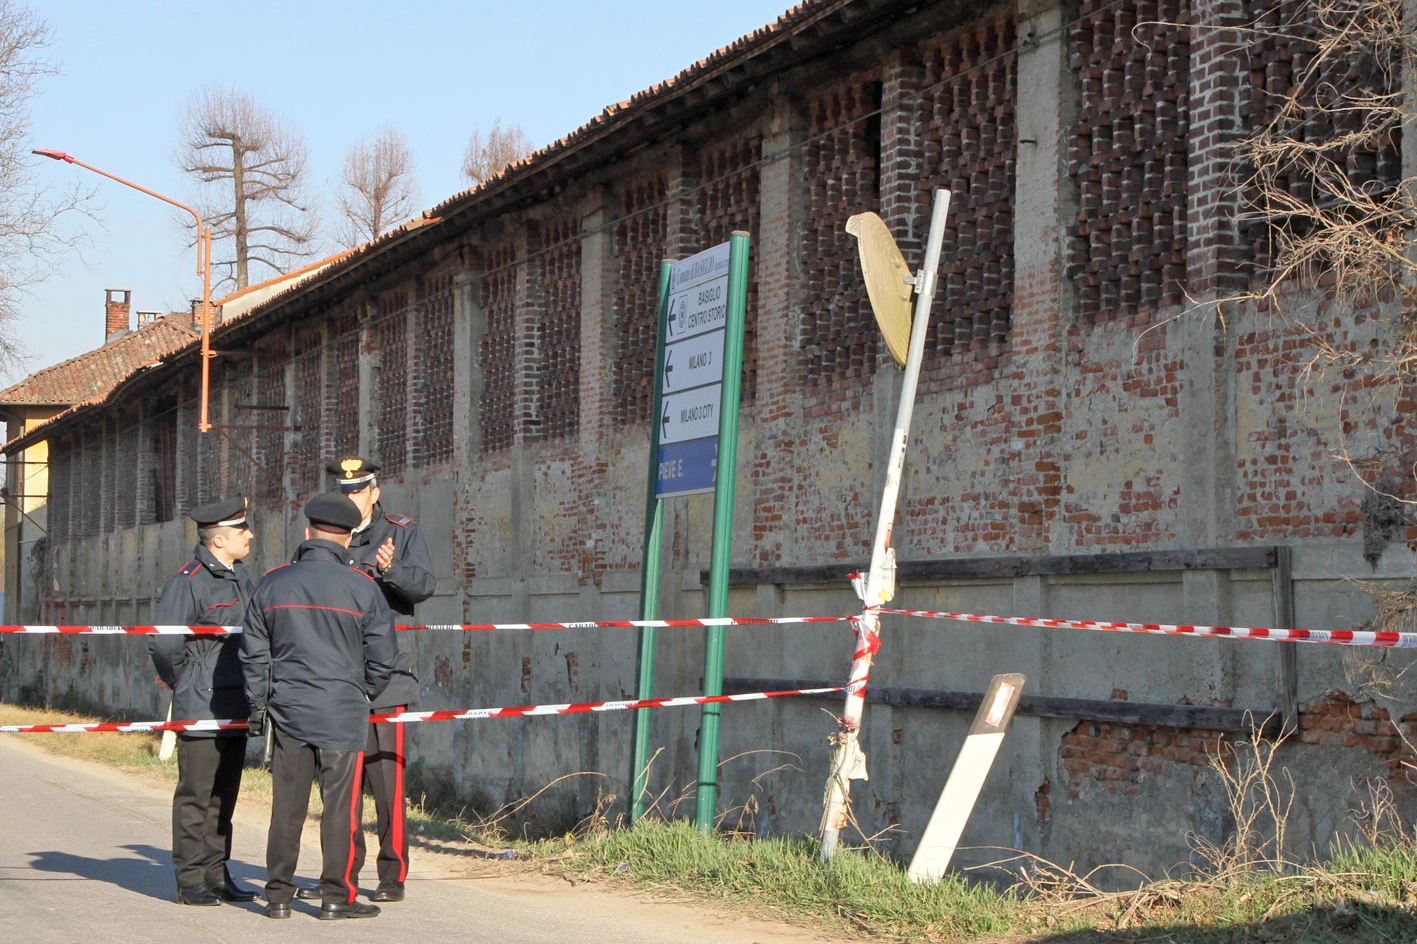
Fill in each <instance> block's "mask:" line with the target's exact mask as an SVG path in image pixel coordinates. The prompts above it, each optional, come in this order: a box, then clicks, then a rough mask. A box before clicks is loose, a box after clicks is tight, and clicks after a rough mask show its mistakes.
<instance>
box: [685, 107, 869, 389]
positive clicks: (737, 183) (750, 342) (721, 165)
mask: <svg viewBox="0 0 1417 944" xmlns="http://www.w3.org/2000/svg"><path fill="white" fill-rule="evenodd" d="M876 133H877V135H878V136H879V134H880V128H879V123H878V124H877V132H876ZM761 156H762V141H761V139H759V138H750V139H746V140H741V141H734V142H731V143H729V144H725V145H723V146H721V147H716V148H710V149H708V150H706V151H704V152H703V153H702V154H701V155H700V158H699V170H700V175H701V176H700V179H701V180H703V181H704V183H703V185H702V186H700V187H699V189H698V193H697V199H698V204H697V210H698V214H697V215H698V220H699V228H700V230H701V231H702V232H703V234H704V240H703V244H704V246H717V245H719V244H720V243H725V242H727V241H728V239H729V237H730V236H732V235H733V232H734V231H735V230H743V231H744V232H746V233H747V234H748V236H749V244H750V246H749V248H750V253H749V260H748V304H747V311H746V317H745V319H744V325H743V387H742V391H743V392H742V399H743V402H744V403H745V404H746V403H751V402H753V400H755V399H756V398H757V395H758V267H757V256H758V214H759V199H758V186H759V182H760V177H759V174H758V160H759V159H760V158H761ZM877 189H878V190H879V181H878V183H877Z"/></svg>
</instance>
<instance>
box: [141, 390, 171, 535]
mask: <svg viewBox="0 0 1417 944" xmlns="http://www.w3.org/2000/svg"><path fill="white" fill-rule="evenodd" d="M148 429H149V430H150V431H151V433H152V451H153V461H152V469H151V471H152V482H151V487H152V496H153V518H154V520H156V521H160V522H161V521H171V520H172V519H173V518H175V517H177V401H176V400H174V399H170V398H164V399H162V400H158V401H157V403H156V404H155V405H154V409H153V415H152V416H151V417H150V419H149V420H148Z"/></svg>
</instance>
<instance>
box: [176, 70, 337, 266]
mask: <svg viewBox="0 0 1417 944" xmlns="http://www.w3.org/2000/svg"><path fill="white" fill-rule="evenodd" d="M209 154H220V155H221V156H220V157H219V158H214V157H212V156H209ZM177 159H178V164H179V166H181V168H182V169H183V170H184V171H186V172H187V173H188V174H191V175H192V176H193V177H194V178H196V180H197V181H198V182H199V183H200V184H202V185H203V192H202V194H201V197H200V198H199V199H198V201H197V203H198V210H199V212H201V214H202V217H203V219H204V220H206V221H207V223H208V224H209V225H210V226H211V228H212V236H213V238H214V239H216V240H230V241H231V244H232V249H233V254H234V256H235V269H234V273H233V275H232V276H231V277H230V279H231V281H233V282H234V283H235V288H236V289H238V290H239V289H243V288H246V287H247V286H248V285H249V284H250V283H251V264H252V263H253V262H255V263H261V264H262V265H264V266H266V267H268V268H269V269H271V270H273V272H275V273H280V272H284V271H286V270H287V269H289V268H290V266H291V264H292V262H293V261H294V260H296V259H299V258H302V257H305V256H309V255H310V254H311V253H312V252H313V250H314V242H315V232H316V229H317V227H318V219H317V217H316V215H315V213H314V212H313V205H312V203H311V202H310V201H309V200H308V199H307V198H306V196H305V192H304V188H305V183H306V154H305V143H304V141H303V140H302V139H301V138H300V136H299V135H297V134H296V133H295V132H293V131H291V130H290V129H288V128H286V127H285V126H284V125H282V124H281V123H280V122H279V121H278V120H277V119H276V117H275V116H274V115H273V114H272V113H271V112H269V111H268V110H266V109H264V108H262V107H261V106H259V105H257V104H256V103H255V101H253V100H252V99H251V97H250V96H248V95H246V94H245V93H242V92H238V91H236V90H234V89H224V88H215V87H209V88H206V89H203V90H202V91H200V92H198V93H197V94H196V95H194V96H193V97H192V99H191V100H190V101H189V102H188V103H187V110H186V112H185V114H184V115H183V117H182V123H181V145H180V150H179V152H178V156H177ZM260 232H266V233H272V234H275V235H277V236H279V237H280V238H279V239H278V240H276V241H274V242H272V243H269V244H253V243H252V241H251V236H252V234H253V233H260ZM223 281H226V280H223Z"/></svg>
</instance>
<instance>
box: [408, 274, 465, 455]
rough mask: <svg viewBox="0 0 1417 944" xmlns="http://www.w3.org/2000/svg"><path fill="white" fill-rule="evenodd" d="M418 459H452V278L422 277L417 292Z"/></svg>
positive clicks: (453, 378) (454, 382)
mask: <svg viewBox="0 0 1417 944" xmlns="http://www.w3.org/2000/svg"><path fill="white" fill-rule="evenodd" d="M417 363H418V365H419V370H418V372H417V374H418V383H417V389H418V408H417V410H416V411H415V414H414V415H415V416H416V417H417V434H418V453H419V454H418V457H417V460H416V462H415V465H418V466H428V465H438V464H441V463H445V462H448V461H451V459H452V458H453V391H454V390H455V389H456V387H457V378H456V377H455V376H454V375H453V278H452V276H451V275H450V274H447V273H444V274H441V275H435V276H429V277H426V278H424V279H423V280H422V281H421V283H420V284H419V289H418V357H417Z"/></svg>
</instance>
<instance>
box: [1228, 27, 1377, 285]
mask: <svg viewBox="0 0 1417 944" xmlns="http://www.w3.org/2000/svg"><path fill="white" fill-rule="evenodd" d="M1249 9H1250V12H1251V16H1252V17H1253V18H1254V20H1255V26H1256V32H1255V38H1254V43H1253V45H1252V46H1251V47H1250V49H1249V89H1248V95H1247V100H1246V101H1245V102H1244V104H1243V105H1242V111H1241V114H1242V117H1243V119H1244V121H1245V127H1246V128H1247V129H1257V128H1261V127H1264V126H1268V125H1270V124H1271V123H1273V122H1275V121H1276V120H1277V119H1278V118H1279V117H1280V115H1281V109H1285V108H1287V109H1289V114H1290V116H1292V120H1290V121H1289V122H1288V124H1287V126H1286V127H1285V128H1284V129H1283V133H1284V140H1288V141H1294V142H1302V143H1305V144H1315V145H1317V144H1323V143H1326V142H1330V141H1333V140H1335V139H1337V138H1338V137H1339V136H1341V135H1350V134H1351V135H1355V136H1356V135H1357V134H1358V132H1360V131H1362V130H1371V128H1372V124H1371V122H1372V120H1373V119H1374V118H1375V117H1376V116H1375V115H1374V113H1373V112H1372V111H1370V110H1365V109H1360V108H1352V107H1350V108H1344V109H1336V108H1334V107H1333V105H1334V104H1336V103H1340V102H1354V101H1364V100H1367V99H1368V98H1369V97H1377V96H1383V95H1400V94H1401V89H1400V88H1399V87H1398V86H1399V81H1400V80H1399V79H1398V76H1399V75H1400V74H1401V71H1400V69H1399V68H1398V66H1397V64H1396V63H1392V62H1384V63H1382V64H1381V65H1382V68H1381V69H1380V68H1379V63H1378V62H1376V61H1375V60H1374V59H1373V58H1372V57H1371V56H1369V57H1366V58H1363V59H1361V60H1354V61H1344V62H1342V63H1340V64H1338V65H1337V66H1336V67H1335V68H1333V69H1330V70H1328V71H1327V72H1326V73H1325V75H1324V87H1323V88H1322V89H1321V90H1319V89H1315V88H1314V87H1313V86H1312V84H1309V85H1307V86H1305V87H1303V88H1296V83H1297V82H1303V80H1304V77H1305V70H1306V69H1307V68H1308V67H1309V65H1310V63H1311V62H1312V58H1313V56H1314V54H1315V51H1316V49H1317V43H1316V42H1315V41H1314V40H1313V39H1311V37H1313V36H1315V30H1316V29H1318V28H1319V27H1318V24H1316V23H1315V22H1313V19H1312V17H1313V16H1314V10H1313V7H1311V6H1310V5H1309V4H1300V3H1295V2H1293V0H1251V3H1250V5H1249ZM1378 48H1381V47H1378ZM1318 94H1322V95H1323V97H1324V98H1325V99H1326V100H1327V101H1328V102H1329V103H1330V107H1327V108H1321V107H1319V102H1318ZM1296 105H1297V106H1298V108H1297V109H1296V108H1295V106H1296ZM1365 120H1366V121H1368V122H1370V124H1369V125H1368V128H1367V129H1365V128H1364V122H1365ZM1402 131H1403V129H1402V127H1401V126H1400V125H1398V126H1395V127H1393V128H1391V129H1390V131H1389V134H1388V135H1387V138H1386V140H1385V141H1384V142H1383V143H1382V145H1381V146H1379V147H1370V146H1362V144H1361V143H1360V144H1355V145H1353V146H1351V147H1346V148H1344V149H1343V150H1342V151H1333V152H1330V155H1329V156H1330V159H1331V160H1332V164H1331V165H1329V166H1330V167H1331V172H1330V173H1329V175H1328V177H1329V184H1328V187H1329V188H1332V187H1333V186H1334V185H1335V184H1340V186H1341V182H1342V180H1343V179H1344V178H1346V179H1347V181H1348V182H1350V183H1351V184H1352V185H1353V188H1354V189H1355V190H1356V191H1358V192H1361V193H1364V194H1366V195H1367V196H1368V197H1369V198H1374V199H1377V200H1379V201H1380V200H1381V199H1382V198H1383V197H1384V196H1387V195H1394V194H1396V192H1397V188H1398V187H1399V186H1400V185H1401V182H1402ZM1367 140H1368V141H1371V140H1372V138H1371V137H1369V138H1367ZM1364 143H1366V142H1364ZM1314 156H1317V155H1314ZM1266 170H1267V177H1268V185H1269V186H1271V187H1273V188H1274V189H1275V190H1276V191H1279V192H1287V193H1288V194H1291V195H1292V196H1293V197H1294V198H1296V199H1298V200H1300V201H1305V202H1307V201H1311V200H1313V199H1314V190H1315V183H1314V181H1315V177H1314V174H1315V171H1314V169H1313V168H1310V167H1299V166H1296V165H1295V164H1294V163H1293V162H1278V161H1276V162H1274V163H1272V164H1271V165H1270V166H1269V167H1268V168H1267V169H1266ZM1250 172H1252V171H1247V172H1246V173H1247V174H1248V173H1250ZM1320 192H1321V193H1322V192H1325V191H1322V190H1321V191H1320ZM1329 192H1331V190H1330V191H1329ZM1245 197H1246V199H1247V200H1248V201H1250V202H1251V204H1252V205H1253V203H1254V202H1255V201H1256V200H1258V199H1259V194H1258V193H1256V192H1253V191H1247V192H1246V193H1245ZM1305 222H1306V221H1305V219H1304V217H1303V215H1302V214H1298V213H1295V214H1290V215H1288V216H1286V217H1285V218H1284V219H1283V221H1282V222H1273V221H1270V220H1263V219H1261V220H1253V221H1250V222H1249V223H1247V224H1246V225H1245V226H1244V236H1245V239H1246V242H1247V243H1248V245H1249V252H1250V255H1251V257H1252V258H1253V260H1254V263H1255V269H1256V270H1257V271H1256V275H1257V276H1258V277H1259V278H1261V279H1264V278H1267V277H1268V274H1269V273H1270V272H1271V271H1272V270H1273V268H1274V266H1275V265H1276V264H1277V259H1276V254H1277V251H1278V247H1279V246H1281V245H1283V244H1284V242H1285V241H1286V240H1287V239H1289V238H1293V237H1302V236H1303V235H1304V232H1305V230H1304V226H1305ZM1380 225H1381V226H1383V227H1386V226H1388V225H1390V224H1389V221H1388V220H1383V221H1382V222H1381V224H1380ZM1313 268H1314V269H1315V270H1321V269H1322V268H1323V263H1322V262H1316V263H1315V265H1314V266H1313ZM1256 287H1259V286H1258V285H1257V286H1256Z"/></svg>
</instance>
